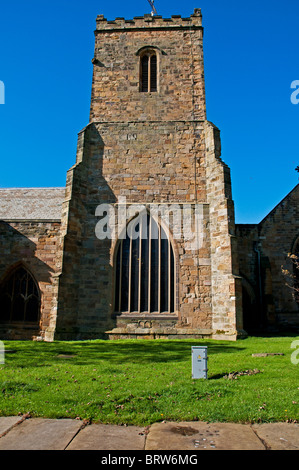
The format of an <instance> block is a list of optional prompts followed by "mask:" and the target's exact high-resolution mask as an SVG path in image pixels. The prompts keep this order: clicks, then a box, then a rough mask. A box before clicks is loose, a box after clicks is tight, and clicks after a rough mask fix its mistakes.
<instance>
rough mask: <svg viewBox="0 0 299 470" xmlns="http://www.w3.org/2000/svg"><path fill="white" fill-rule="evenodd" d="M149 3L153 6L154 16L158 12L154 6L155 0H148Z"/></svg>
mask: <svg viewBox="0 0 299 470" xmlns="http://www.w3.org/2000/svg"><path fill="white" fill-rule="evenodd" d="M148 3H149V4H150V6H151V7H152V11H151V15H152V16H154V15H156V14H157V10H156V8H155V6H154V0H148Z"/></svg>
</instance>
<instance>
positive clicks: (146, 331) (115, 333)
mask: <svg viewBox="0 0 299 470" xmlns="http://www.w3.org/2000/svg"><path fill="white" fill-rule="evenodd" d="M106 334H107V335H108V336H109V339H126V338H128V339H130V338H136V339H159V338H168V339H184V338H194V339H196V338H211V337H212V334H213V330H211V329H208V328H206V329H197V328H192V329H191V328H172V327H169V328H113V329H112V330H109V331H106Z"/></svg>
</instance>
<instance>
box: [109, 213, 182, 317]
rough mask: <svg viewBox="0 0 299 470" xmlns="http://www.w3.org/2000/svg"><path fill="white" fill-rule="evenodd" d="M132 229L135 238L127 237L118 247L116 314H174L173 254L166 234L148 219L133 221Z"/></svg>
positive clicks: (141, 218)
mask: <svg viewBox="0 0 299 470" xmlns="http://www.w3.org/2000/svg"><path fill="white" fill-rule="evenodd" d="M132 226H134V230H131V233H136V234H138V236H137V238H135V239H131V237H130V236H129V235H128V233H127V234H126V238H125V239H124V240H121V241H120V243H119V245H118V247H117V250H118V251H117V253H116V259H115V277H116V279H115V297H114V304H115V311H116V312H138V313H140V312H147V313H149V312H159V313H162V312H174V310H175V275H174V269H175V268H174V254H173V249H172V245H171V243H170V241H169V239H168V237H167V234H166V233H165V231H164V230H163V229H162V228H161V227H159V225H158V224H157V222H155V220H154V219H151V218H150V217H149V215H147V216H146V217H144V216H140V217H138V218H136V219H135V223H134V224H133V225H131V228H132ZM139 228H141V230H139ZM144 228H146V230H144ZM141 233H142V236H141V239H140V234H141Z"/></svg>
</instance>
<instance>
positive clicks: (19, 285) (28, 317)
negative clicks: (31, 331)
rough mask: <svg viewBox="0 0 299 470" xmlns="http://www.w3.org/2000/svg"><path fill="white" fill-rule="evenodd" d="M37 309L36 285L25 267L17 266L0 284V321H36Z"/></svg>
mask: <svg viewBox="0 0 299 470" xmlns="http://www.w3.org/2000/svg"><path fill="white" fill-rule="evenodd" d="M39 309H40V294H39V289H38V286H37V284H36V282H35V280H34V279H33V277H32V276H31V274H30V273H29V272H28V271H27V269H25V268H24V267H23V266H19V267H18V268H16V269H15V270H14V271H13V272H12V273H11V274H10V275H9V276H7V278H6V279H5V280H4V281H3V283H2V284H1V286H0V322H4V323H11V322H13V323H14V322H21V323H22V322H25V323H27V322H28V323H37V322H38V319H39Z"/></svg>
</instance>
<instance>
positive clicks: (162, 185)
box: [56, 10, 237, 339]
mask: <svg viewBox="0 0 299 470" xmlns="http://www.w3.org/2000/svg"><path fill="white" fill-rule="evenodd" d="M202 33H203V30H202V25H201V13H200V11H199V10H195V12H194V14H193V15H191V17H190V18H188V19H186V18H181V17H172V18H171V19H162V18H161V17H158V16H156V17H151V16H150V15H145V16H144V17H142V18H141V17H137V18H136V17H135V18H134V19H133V20H124V19H120V18H117V19H116V20H115V21H112V22H111V21H107V20H105V19H104V18H103V17H102V16H99V17H98V19H97V30H96V32H95V36H96V43H95V57H94V59H93V64H94V72H93V86H92V99H91V112H90V124H89V125H88V126H87V127H86V128H85V129H83V131H82V132H81V133H80V134H79V138H78V151H77V160H76V164H75V165H74V167H72V168H71V169H70V170H69V172H68V177H67V189H66V194H67V196H66V200H65V203H64V205H63V211H62V234H63V236H64V245H63V253H64V255H63V270H62V275H61V277H60V280H59V302H58V318H57V329H56V338H58V339H60V338H62V339H67V338H76V337H78V338H79V337H99V336H100V335H104V334H105V333H107V331H109V333H108V334H109V335H110V336H111V335H112V336H113V335H114V337H121V336H122V334H123V333H124V334H126V336H127V335H129V336H130V335H131V334H132V335H133V336H134V335H135V336H134V337H136V336H142V335H143V336H148V337H159V336H163V335H164V336H165V335H166V336H168V337H169V336H172V335H174V336H175V335H179V334H181V333H183V334H190V335H196V336H211V335H212V334H213V332H216V331H217V334H218V335H219V334H220V335H224V337H226V338H229V339H231V338H235V337H236V332H237V324H236V310H237V302H236V295H237V294H236V293H237V285H236V280H235V277H234V276H235V274H237V265H236V256H235V249H234V241H233V230H234V225H233V224H234V223H233V219H234V215H233V205H232V201H231V192H230V175H229V171H228V169H227V167H226V166H225V165H224V164H223V162H222V161H221V160H220V159H219V158H218V157H219V155H218V150H215V149H216V148H217V146H219V139H218V136H216V134H215V132H211V131H210V125H209V124H207V123H206V121H205V115H206V111H205V96H204V73H203V51H202ZM147 47H150V48H154V50H155V51H156V53H157V57H158V90H157V92H152V93H143V92H140V91H139V67H140V53H141V52H140V51H143V50H144V48H147ZM216 137H217V138H216ZM215 175H217V176H216V179H215ZM121 198H126V203H127V205H128V207H130V206H131V205H134V204H143V205H145V206H146V207H148V206H149V205H151V204H152V205H155V204H157V205H159V204H170V205H171V204H179V205H181V206H182V207H184V205H187V204H189V205H191V207H192V211H194V210H195V207H197V206H199V207H200V210H201V214H202V218H201V221H200V227H199V231H200V237H201V244H200V246H199V247H198V248H197V249H196V250H195V251H194V249H193V248H192V246H191V245H190V244H188V243H187V244H186V243H185V240H181V239H178V240H174V241H173V246H174V251H175V257H176V260H175V263H176V272H177V279H176V281H177V286H176V287H177V290H176V292H177V299H176V307H177V308H176V312H175V314H172V315H171V317H170V316H167V314H165V315H160V316H159V318H158V317H156V318H155V319H154V318H153V317H152V319H150V318H141V317H140V316H139V317H138V318H131V317H130V318H127V317H125V315H121V316H120V317H119V316H118V317H115V315H114V312H113V296H114V248H115V246H116V242H115V241H113V240H109V239H106V240H99V239H97V237H96V236H95V228H96V224H97V222H98V218H97V217H96V215H95V214H96V208H97V206H98V205H100V204H103V203H106V204H107V203H108V204H111V205H112V207H113V208H116V207H117V205H118V203H119V202H120V199H121ZM228 218H230V221H228ZM117 223H118V221H117V220H116V225H117ZM172 235H173V234H172V232H171V229H170V237H172ZM216 240H217V243H218V245H217V246H216V245H215V243H216V242H215V241H216ZM211 253H212V255H211ZM216 253H217V256H216ZM217 257H219V261H218V262H217V261H216V258H217ZM217 259H218V258H217ZM211 262H212V264H211ZM217 263H218V264H217ZM211 270H212V271H211ZM212 272H213V273H214V274H213V275H212V274H211V273H212ZM217 289H218V290H217ZM221 290H222V293H221ZM213 295H214V296H215V297H214V298H213ZM212 304H213V306H212ZM145 326H146V327H145Z"/></svg>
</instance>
